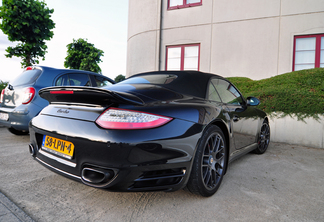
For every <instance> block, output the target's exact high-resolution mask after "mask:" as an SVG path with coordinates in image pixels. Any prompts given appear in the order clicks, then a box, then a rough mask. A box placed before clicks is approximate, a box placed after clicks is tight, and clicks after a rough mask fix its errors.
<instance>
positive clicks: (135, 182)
mask: <svg viewBox="0 0 324 222" xmlns="http://www.w3.org/2000/svg"><path fill="white" fill-rule="evenodd" d="M170 73H174V74H176V75H183V74H182V73H181V72H170ZM188 73H189V76H190V77H192V76H193V75H196V74H197V73H196V72H185V74H188ZM152 74H155V73H152ZM141 75H142V74H140V75H137V76H141ZM144 75H145V74H144ZM204 77H205V78H204V79H203V78H201V79H200V80H199V81H200V84H201V85H203V86H204V87H207V84H208V82H209V78H210V77H215V75H212V74H206V75H204ZM217 78H221V77H217ZM187 79H189V80H190V81H192V79H191V78H187ZM169 87H171V88H169ZM60 89H64V90H70V89H71V90H73V89H77V90H78V91H79V92H82V91H83V92H85V93H94V92H98V89H93V88H91V87H90V88H87V89H85V88H78V87H66V88H61V87H56V88H48V89H44V90H41V91H40V95H41V96H42V97H44V98H46V99H49V101H51V104H50V105H49V106H47V107H46V108H45V109H43V111H42V112H41V114H40V115H39V116H37V117H36V118H34V119H33V120H32V121H31V122H30V135H31V144H32V145H33V146H34V147H36V152H35V153H33V155H34V157H35V159H36V160H38V161H39V162H40V163H41V164H43V165H44V166H46V167H48V168H50V169H51V170H53V171H55V172H57V173H60V174H62V175H64V176H67V177H70V178H72V179H76V180H79V181H82V182H84V183H85V184H87V185H90V186H94V187H99V188H107V189H110V190H118V191H144V190H178V189H181V188H183V187H184V186H185V185H186V183H187V181H188V179H189V176H190V171H191V164H192V160H193V158H194V156H195V151H196V148H197V145H198V143H199V139H200V138H201V136H202V135H203V133H204V129H205V128H206V127H207V126H208V125H211V124H214V125H217V126H218V127H219V128H221V130H222V131H223V133H224V135H225V138H226V144H227V146H228V149H227V152H228V155H227V156H228V158H229V159H228V162H231V161H233V160H234V159H236V158H238V157H240V156H242V155H244V154H246V153H248V152H250V151H252V150H254V149H255V148H256V147H257V142H258V141H257V138H258V132H259V130H260V128H261V124H262V122H263V121H264V119H266V118H267V117H266V115H265V114H264V113H263V112H261V111H258V110H257V109H256V108H254V107H251V106H249V105H248V103H247V101H246V100H245V99H244V104H242V105H240V106H233V107H231V106H228V105H226V104H222V103H219V102H214V101H209V100H206V99H203V98H201V96H202V91H201V89H199V90H198V91H196V92H194V91H193V89H192V88H191V91H192V92H191V95H190V94H181V93H177V92H175V91H174V90H172V86H170V85H164V86H162V85H157V84H156V85H150V84H133V85H126V84H117V85H114V86H111V87H108V88H106V89H100V90H99V91H104V90H106V92H105V95H108V94H109V95H110V97H111V100H107V101H106V102H104V103H100V102H97V106H95V104H94V103H96V102H93V101H94V100H93V101H92V102H90V98H89V99H88V100H89V101H88V100H87V99H86V101H87V104H79V103H80V102H81V100H79V99H76V98H74V97H73V96H72V97H71V98H69V97H68V96H65V97H64V98H62V95H57V96H53V95H49V91H50V90H60ZM184 89H185V90H186V91H188V89H186V88H184ZM99 94H100V93H99ZM192 94H193V95H192ZM203 94H205V93H203ZM133 96H135V97H136V98H133ZM59 97H60V98H59ZM83 98H84V97H83ZM62 99H63V100H64V104H60V102H58V101H61V100H62ZM75 101H77V102H76V103H75ZM132 101H133V102H132ZM134 101H137V102H138V101H142V102H143V103H142V104H140V103H137V104H136V102H134ZM56 102H57V103H56ZM98 103H99V104H98ZM110 106H112V107H118V108H122V109H129V110H136V111H143V112H147V113H154V114H158V115H163V116H167V117H172V118H173V120H172V121H171V122H169V123H168V124H166V125H163V126H161V127H158V128H154V129H145V130H107V129H102V128H101V127H100V126H98V125H97V124H96V123H95V120H96V118H98V116H99V115H100V114H101V113H102V112H103V111H104V110H105V109H106V108H107V107H110ZM62 110H66V111H64V112H62ZM235 116H237V118H236V117H235ZM256 116H258V117H256ZM235 121H236V122H239V121H247V122H254V123H253V124H254V125H255V126H256V130H255V131H258V132H257V133H256V134H253V135H251V133H241V132H239V131H237V129H236V127H235V125H236V122H235ZM44 135H48V136H52V137H56V138H59V139H62V140H67V141H70V142H72V143H74V144H75V147H78V148H77V149H76V150H75V154H74V158H73V159H72V161H71V163H73V164H75V167H71V166H68V165H66V164H63V163H60V162H58V161H57V159H56V160H54V159H53V158H49V157H48V156H46V155H44V154H46V152H45V151H41V144H42V139H43V136H44ZM236 137H237V138H241V139H242V138H244V139H246V138H248V139H247V140H246V141H248V142H247V143H245V144H243V145H242V146H239V144H240V141H238V140H236V139H235V138H236ZM253 138H254V139H253ZM242 141H243V140H242ZM235 145H236V146H235ZM88 167H89V168H93V169H100V170H107V171H108V170H112V171H114V173H116V176H114V178H110V179H111V180H109V181H108V182H107V183H101V184H91V183H88V182H87V181H85V180H84V179H82V178H81V174H82V170H83V169H85V168H88ZM168 180H169V181H170V182H169V181H168ZM159 181H162V182H159Z"/></svg>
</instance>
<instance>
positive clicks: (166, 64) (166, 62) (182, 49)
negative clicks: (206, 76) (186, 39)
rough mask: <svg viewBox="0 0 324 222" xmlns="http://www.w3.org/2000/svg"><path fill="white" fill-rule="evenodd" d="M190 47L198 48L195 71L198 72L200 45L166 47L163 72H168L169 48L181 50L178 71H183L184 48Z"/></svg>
mask: <svg viewBox="0 0 324 222" xmlns="http://www.w3.org/2000/svg"><path fill="white" fill-rule="evenodd" d="M191 46H198V67H197V71H199V70H200V43H197V44H186V45H171V46H167V47H166V53H165V54H166V56H165V58H166V59H165V70H168V51H169V50H168V49H169V48H181V58H180V71H183V70H184V59H185V48H186V47H191Z"/></svg>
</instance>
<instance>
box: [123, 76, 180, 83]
mask: <svg viewBox="0 0 324 222" xmlns="http://www.w3.org/2000/svg"><path fill="white" fill-rule="evenodd" d="M176 78H177V76H176V75H142V76H138V77H131V78H129V79H126V80H124V81H122V82H121V83H119V84H159V85H165V84H169V83H171V82H173V81H174V80H175V79H176Z"/></svg>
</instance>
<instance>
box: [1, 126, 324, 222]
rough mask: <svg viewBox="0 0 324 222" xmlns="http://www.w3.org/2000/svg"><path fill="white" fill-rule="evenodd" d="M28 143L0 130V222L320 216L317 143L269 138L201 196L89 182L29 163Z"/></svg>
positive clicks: (323, 214) (323, 196) (323, 180)
mask: <svg viewBox="0 0 324 222" xmlns="http://www.w3.org/2000/svg"><path fill="white" fill-rule="evenodd" d="M28 142H29V136H19V137H18V136H14V135H12V134H10V133H9V132H8V131H7V130H6V129H4V128H0V169H1V170H0V178H1V179H0V191H1V192H2V193H4V194H6V196H7V197H8V198H9V199H10V200H12V202H14V203H15V204H12V202H11V201H10V200H9V199H8V198H6V197H5V196H3V195H2V196H1V197H2V199H1V201H0V221H1V222H2V221H5V222H7V221H10V220H11V221H32V219H33V220H35V221H40V222H43V221H44V222H46V221H78V222H79V221H220V222H222V221H294V222H295V221H310V222H312V221H314V222H315V221H316V222H317V221H324V211H323V209H324V188H323V184H324V174H323V169H324V149H314V148H309V147H302V146H298V145H289V144H280V143H271V144H270V146H269V149H268V151H267V152H266V153H265V154H263V155H254V154H248V155H246V156H244V157H242V158H240V159H238V160H236V161H235V162H233V163H232V164H231V165H230V167H229V170H228V172H227V174H226V175H225V177H224V180H223V182H222V185H221V186H220V189H219V190H218V192H217V193H216V194H215V195H214V196H212V197H210V198H202V197H199V196H196V195H192V194H191V193H189V192H186V191H183V190H180V191H177V192H171V193H165V192H139V193H119V192H108V191H105V190H101V189H95V188H92V187H88V186H85V185H83V184H81V183H78V182H75V181H72V180H69V179H67V178H65V177H62V176H60V175H57V174H55V173H53V172H51V171H49V170H48V169H46V168H44V167H42V166H41V165H40V164H38V163H37V162H35V161H34V160H33V159H32V158H31V157H30V155H29V152H28V147H27V145H28ZM15 205H17V206H18V207H17V206H15ZM8 206H9V207H8ZM10 206H11V208H10ZM20 209H21V210H20ZM2 212H4V213H2ZM23 212H26V214H27V215H26V214H25V213H23ZM21 215H23V216H21ZM28 215H29V217H28ZM11 221H10V222H11Z"/></svg>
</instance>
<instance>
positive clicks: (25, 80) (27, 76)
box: [10, 69, 42, 86]
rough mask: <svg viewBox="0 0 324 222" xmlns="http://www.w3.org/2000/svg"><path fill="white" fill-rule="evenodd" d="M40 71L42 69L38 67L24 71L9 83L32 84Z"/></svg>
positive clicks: (17, 84)
mask: <svg viewBox="0 0 324 222" xmlns="http://www.w3.org/2000/svg"><path fill="white" fill-rule="evenodd" d="M41 73H42V71H41V70H39V69H33V70H27V71H24V72H23V73H21V74H20V75H19V76H18V77H17V78H16V79H15V80H14V81H12V82H11V83H10V84H11V85H13V86H20V85H28V84H32V83H34V82H35V81H36V80H37V79H38V77H39V76H40V74H41Z"/></svg>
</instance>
